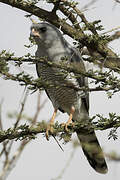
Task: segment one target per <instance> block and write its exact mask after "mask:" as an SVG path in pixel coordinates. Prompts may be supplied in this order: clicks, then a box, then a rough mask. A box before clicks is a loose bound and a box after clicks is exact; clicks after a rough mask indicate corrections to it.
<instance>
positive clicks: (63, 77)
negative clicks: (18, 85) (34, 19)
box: [30, 22, 108, 174]
mask: <svg viewBox="0 0 120 180" xmlns="http://www.w3.org/2000/svg"><path fill="white" fill-rule="evenodd" d="M30 35H31V36H32V37H33V39H34V40H35V41H36V44H37V46H38V48H37V51H36V54H35V55H36V57H37V58H41V57H47V59H48V60H49V61H51V62H56V63H57V62H58V63H61V62H63V59H65V60H66V63H68V64H70V63H71V62H72V63H76V64H77V65H78V67H80V68H82V69H84V70H85V66H84V63H83V60H82V57H81V54H80V52H79V51H77V50H76V49H75V48H73V47H72V46H71V45H70V44H69V43H68V42H67V41H66V40H65V39H64V37H63V35H62V34H61V32H60V31H59V30H58V29H57V28H56V27H55V26H54V25H52V24H49V23H46V22H42V23H33V24H32V26H31V34H30ZM36 69H37V74H38V76H39V77H40V78H41V80H42V81H45V82H50V85H51V86H50V87H47V88H45V91H46V93H47V95H48V97H49V99H50V100H51V101H52V104H53V107H54V113H53V116H52V118H51V120H50V123H49V125H48V128H47V131H46V136H47V138H48V135H49V131H52V128H51V127H52V126H53V124H54V119H55V116H56V113H57V110H60V111H61V112H66V113H68V115H69V119H68V121H67V123H66V125H65V127H66V130H67V126H68V125H69V124H70V123H71V122H72V121H73V122H81V123H83V124H84V123H87V122H89V121H90V120H89V119H90V118H89V94H88V93H85V95H84V96H83V95H81V94H82V92H81V91H78V90H76V89H75V88H71V85H72V86H73V87H79V88H80V87H83V86H86V85H87V79H86V78H85V77H83V76H81V77H77V76H76V74H75V73H70V72H68V73H66V71H65V70H62V69H60V68H56V67H50V66H48V65H47V64H45V63H42V62H38V63H37V64H36ZM76 133H77V136H78V139H79V141H80V144H81V147H82V149H83V152H84V154H85V156H86V158H87V160H88V162H89V164H90V165H91V166H92V167H93V168H94V169H95V170H96V171H97V172H99V173H102V174H105V173H107V170H108V169H107V165H106V162H105V158H104V154H103V151H102V149H101V147H100V145H99V142H98V140H97V137H96V135H95V132H94V130H93V131H92V132H89V131H88V132H87V130H86V132H81V130H77V132H76Z"/></svg>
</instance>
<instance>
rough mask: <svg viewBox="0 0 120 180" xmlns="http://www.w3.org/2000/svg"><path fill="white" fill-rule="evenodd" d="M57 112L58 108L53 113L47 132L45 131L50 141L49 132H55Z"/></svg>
mask: <svg viewBox="0 0 120 180" xmlns="http://www.w3.org/2000/svg"><path fill="white" fill-rule="evenodd" d="M56 113H57V109H55V110H54V113H53V115H52V118H51V120H50V122H49V124H48V126H47V129H46V133H45V136H46V139H47V140H48V141H49V134H52V133H53V126H54V120H55V116H56Z"/></svg>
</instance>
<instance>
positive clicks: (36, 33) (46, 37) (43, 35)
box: [30, 23, 61, 46]
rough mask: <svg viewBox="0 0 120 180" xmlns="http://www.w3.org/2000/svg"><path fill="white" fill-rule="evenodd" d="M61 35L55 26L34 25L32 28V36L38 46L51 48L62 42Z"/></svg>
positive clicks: (45, 24) (46, 24)
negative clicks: (54, 44) (57, 42)
mask: <svg viewBox="0 0 120 180" xmlns="http://www.w3.org/2000/svg"><path fill="white" fill-rule="evenodd" d="M60 34H61V33H60V31H59V30H58V29H57V28H56V27H55V26H53V25H51V24H48V23H33V24H32V26H31V33H30V36H31V37H32V38H34V40H35V41H36V43H37V44H38V45H39V44H42V45H44V46H51V45H52V44H53V43H56V41H59V40H60V37H61V35H60Z"/></svg>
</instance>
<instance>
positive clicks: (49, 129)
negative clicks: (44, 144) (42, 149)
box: [45, 124, 53, 141]
mask: <svg viewBox="0 0 120 180" xmlns="http://www.w3.org/2000/svg"><path fill="white" fill-rule="evenodd" d="M52 133H53V124H48V126H47V130H46V133H45V136H46V139H47V140H48V141H49V134H52Z"/></svg>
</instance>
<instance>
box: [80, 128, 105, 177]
mask: <svg viewBox="0 0 120 180" xmlns="http://www.w3.org/2000/svg"><path fill="white" fill-rule="evenodd" d="M77 136H78V138H79V140H80V143H81V146H82V149H83V152H84V154H85V156H86V158H87V160H88V162H89V163H90V165H91V166H92V167H93V168H94V169H95V170H96V171H97V172H99V173H102V174H105V173H107V171H108V168H107V164H106V162H105V158H104V154H103V151H102V149H101V147H100V144H99V142H98V140H97V137H96V135H95V132H94V131H92V132H91V133H89V134H81V133H80V132H77Z"/></svg>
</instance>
